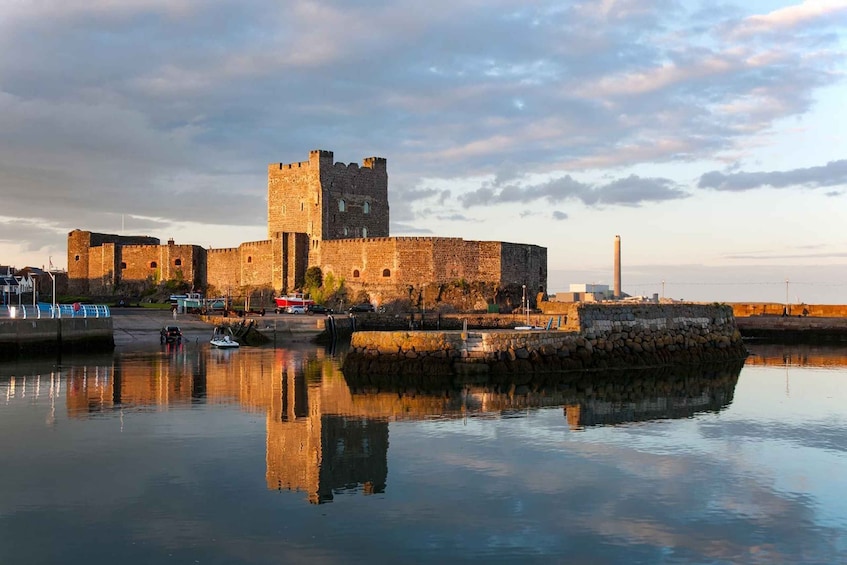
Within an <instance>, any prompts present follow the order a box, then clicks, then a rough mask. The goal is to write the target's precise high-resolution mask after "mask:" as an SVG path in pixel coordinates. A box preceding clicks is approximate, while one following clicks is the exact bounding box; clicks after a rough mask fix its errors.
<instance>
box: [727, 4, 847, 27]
mask: <svg viewBox="0 0 847 565" xmlns="http://www.w3.org/2000/svg"><path fill="white" fill-rule="evenodd" d="M845 16H847V4H845V3H844V2H843V1H842V0H805V1H804V2H802V3H801V4H795V5H792V6H786V7H784V8H779V9H778V10H774V11H772V12H769V13H767V14H763V15H759V14H756V15H753V16H749V17H747V18H745V19H744V20H743V21H742V22H741V23H740V24H739V25H738V27H737V29H736V30H735V35H738V36H746V35H753V34H762V33H785V32H786V31H789V30H793V29H796V28H799V27H802V26H807V25H811V24H821V25H824V26H832V25H838V22H842V24H843V22H844V21H847V18H845Z"/></svg>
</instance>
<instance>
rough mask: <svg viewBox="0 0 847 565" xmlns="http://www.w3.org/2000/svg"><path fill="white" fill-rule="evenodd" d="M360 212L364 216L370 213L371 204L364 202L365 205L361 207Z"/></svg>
mask: <svg viewBox="0 0 847 565" xmlns="http://www.w3.org/2000/svg"><path fill="white" fill-rule="evenodd" d="M362 212H364V213H365V214H370V213H371V203H370V202H367V201H365V203H364V204H363V205H362Z"/></svg>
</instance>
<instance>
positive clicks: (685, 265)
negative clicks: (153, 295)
mask: <svg viewBox="0 0 847 565" xmlns="http://www.w3.org/2000/svg"><path fill="white" fill-rule="evenodd" d="M845 52H847V0H806V1H800V0H794V1H790V0H785V1H779V0H730V1H720V0H719V1H717V2H715V1H705V0H704V1H700V2H698V1H674V0H590V1H589V0H586V1H584V2H569V1H545V0H537V1H535V0H525V1H523V2H515V1H504V0H450V1H445V0H428V1H427V2H417V1H414V2H413V1H408V2H405V1H402V2H385V1H378V0H359V1H355V2H353V1H344V0H323V1H322V2H311V1H301V0H291V1H280V0H237V1H235V0H233V1H226V0H224V1H219V2H210V1H208V0H121V1H115V0H38V1H28V0H0V264H5V265H13V266H16V267H18V268H22V267H24V266H27V265H32V266H39V267H40V266H42V265H44V266H46V265H48V263H49V262H50V261H52V264H53V265H54V266H55V267H61V268H64V267H66V266H67V233H68V232H69V231H71V230H73V229H84V230H91V231H98V232H106V233H118V234H125V235H150V236H154V237H158V238H160V239H161V240H162V241H163V242H164V241H166V240H167V239H168V238H171V237H172V238H174V239H175V240H176V242H177V243H178V244H196V245H201V246H203V247H235V246H237V245H239V244H240V243H242V242H245V241H257V240H263V239H266V237H267V227H266V218H267V166H268V164H269V163H277V162H283V163H290V162H296V161H304V160H307V159H308V154H309V151H310V150H313V149H325V150H330V151H333V152H334V153H335V160H336V161H341V162H345V163H349V162H359V163H361V161H362V159H364V158H366V157H370V156H379V157H385V158H386V159H387V161H388V174H389V192H388V195H389V203H390V206H391V223H390V233H391V235H392V236H407V235H421V236H425V235H433V236H445V237H462V238H464V239H469V240H484V241H491V240H498V241H510V242H515V243H529V244H536V245H541V246H544V247H546V248H547V260H548V271H549V276H548V288H549V291H550V292H551V293H555V292H556V291H561V290H567V288H568V286H569V284H571V283H599V284H609V285H611V284H612V277H613V245H614V237H615V235H620V236H621V248H622V257H623V263H622V279H623V290H624V292H627V293H629V294H632V295H652V294H654V293H657V294H660V295H662V296H665V297H667V298H677V299H684V300H700V301H775V302H786V301H787V302H790V303H796V302H805V303H808V304H815V303H838V304H843V303H847V231H845V230H844V229H843V228H844V223H845V221H847V200H846V199H845V192H847V81H845V71H847V57H845V55H846V54H847V53H845Z"/></svg>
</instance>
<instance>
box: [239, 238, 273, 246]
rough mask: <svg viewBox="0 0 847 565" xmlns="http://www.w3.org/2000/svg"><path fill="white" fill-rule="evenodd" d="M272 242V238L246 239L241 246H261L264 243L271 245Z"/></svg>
mask: <svg viewBox="0 0 847 565" xmlns="http://www.w3.org/2000/svg"><path fill="white" fill-rule="evenodd" d="M270 243H272V241H271V240H270V239H263V240H262V241H245V242H244V243H242V244H241V245H239V247H260V246H262V245H269V244H270Z"/></svg>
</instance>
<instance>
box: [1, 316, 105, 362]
mask: <svg viewBox="0 0 847 565" xmlns="http://www.w3.org/2000/svg"><path fill="white" fill-rule="evenodd" d="M114 347H115V340H114V337H113V332H112V319H111V318H55V319H52V318H40V319H37V318H28V319H18V318H11V319H4V320H0V358H4V359H10V358H14V357H17V356H19V355H27V354H37V353H59V352H66V353H67V352H77V351H111V350H112V349H114Z"/></svg>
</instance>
